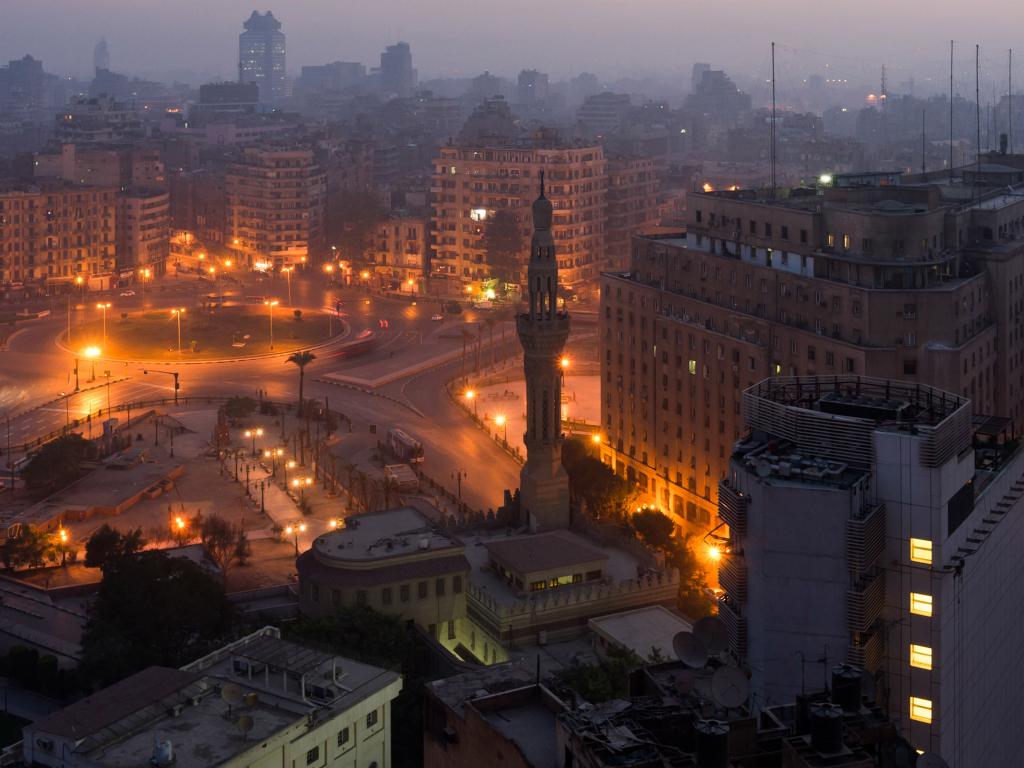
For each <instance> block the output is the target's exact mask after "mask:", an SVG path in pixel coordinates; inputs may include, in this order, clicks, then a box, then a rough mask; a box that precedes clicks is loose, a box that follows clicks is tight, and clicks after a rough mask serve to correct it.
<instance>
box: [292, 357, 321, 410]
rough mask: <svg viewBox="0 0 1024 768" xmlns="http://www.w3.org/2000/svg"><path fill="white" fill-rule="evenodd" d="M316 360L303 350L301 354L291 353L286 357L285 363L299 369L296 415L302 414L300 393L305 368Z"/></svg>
mask: <svg viewBox="0 0 1024 768" xmlns="http://www.w3.org/2000/svg"><path fill="white" fill-rule="evenodd" d="M314 360H316V355H314V354H313V353H312V352H310V351H309V350H308V349H304V350H302V351H301V352H293V353H292V354H291V355H289V356H288V360H287V362H289V363H291V364H292V365H296V366H298V368H299V410H298V411H297V412H298V413H301V412H302V402H303V398H302V393H303V387H304V385H305V381H306V366H307V365H309V364H310V363H312V362H313V361H314Z"/></svg>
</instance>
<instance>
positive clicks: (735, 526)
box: [718, 480, 750, 542]
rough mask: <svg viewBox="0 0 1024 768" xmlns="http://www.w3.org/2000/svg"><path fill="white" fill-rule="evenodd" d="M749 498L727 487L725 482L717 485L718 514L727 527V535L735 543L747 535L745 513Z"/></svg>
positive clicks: (748, 506)
mask: <svg viewBox="0 0 1024 768" xmlns="http://www.w3.org/2000/svg"><path fill="white" fill-rule="evenodd" d="M749 508H750V498H749V497H748V496H746V495H745V494H744V493H743V492H742V491H738V490H736V489H735V488H733V487H732V486H731V485H729V482H728V481H727V480H723V481H722V482H720V483H719V484H718V514H719V516H720V517H721V518H722V521H723V522H724V523H725V524H726V525H728V526H729V535H730V537H731V539H732V540H733V542H736V541H738V540H740V539H742V538H744V537H745V536H746V535H747V512H748V510H749Z"/></svg>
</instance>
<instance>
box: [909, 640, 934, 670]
mask: <svg viewBox="0 0 1024 768" xmlns="http://www.w3.org/2000/svg"><path fill="white" fill-rule="evenodd" d="M910 666H912V667H917V668H918V669H931V668H932V649H931V648H929V647H928V646H927V645H914V644H913V643H911V644H910Z"/></svg>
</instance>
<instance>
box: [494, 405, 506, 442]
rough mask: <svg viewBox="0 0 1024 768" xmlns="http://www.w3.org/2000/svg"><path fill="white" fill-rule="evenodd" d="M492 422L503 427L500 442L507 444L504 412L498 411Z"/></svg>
mask: <svg viewBox="0 0 1024 768" xmlns="http://www.w3.org/2000/svg"><path fill="white" fill-rule="evenodd" d="M494 423H495V424H497V425H498V426H499V427H501V428H502V429H504V437H503V438H502V442H503V443H504V444H505V445H508V419H507V418H506V416H505V414H503V413H499V414H498V415H497V416H495V417H494Z"/></svg>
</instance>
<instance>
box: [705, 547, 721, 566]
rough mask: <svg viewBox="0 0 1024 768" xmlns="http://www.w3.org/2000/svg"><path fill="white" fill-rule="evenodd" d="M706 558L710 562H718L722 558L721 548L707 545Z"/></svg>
mask: <svg viewBox="0 0 1024 768" xmlns="http://www.w3.org/2000/svg"><path fill="white" fill-rule="evenodd" d="M708 559H709V560H711V561H712V562H718V561H719V560H721V559H722V550H721V549H719V548H718V547H716V546H715V545H713V544H712V545H711V546H709V547H708Z"/></svg>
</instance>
